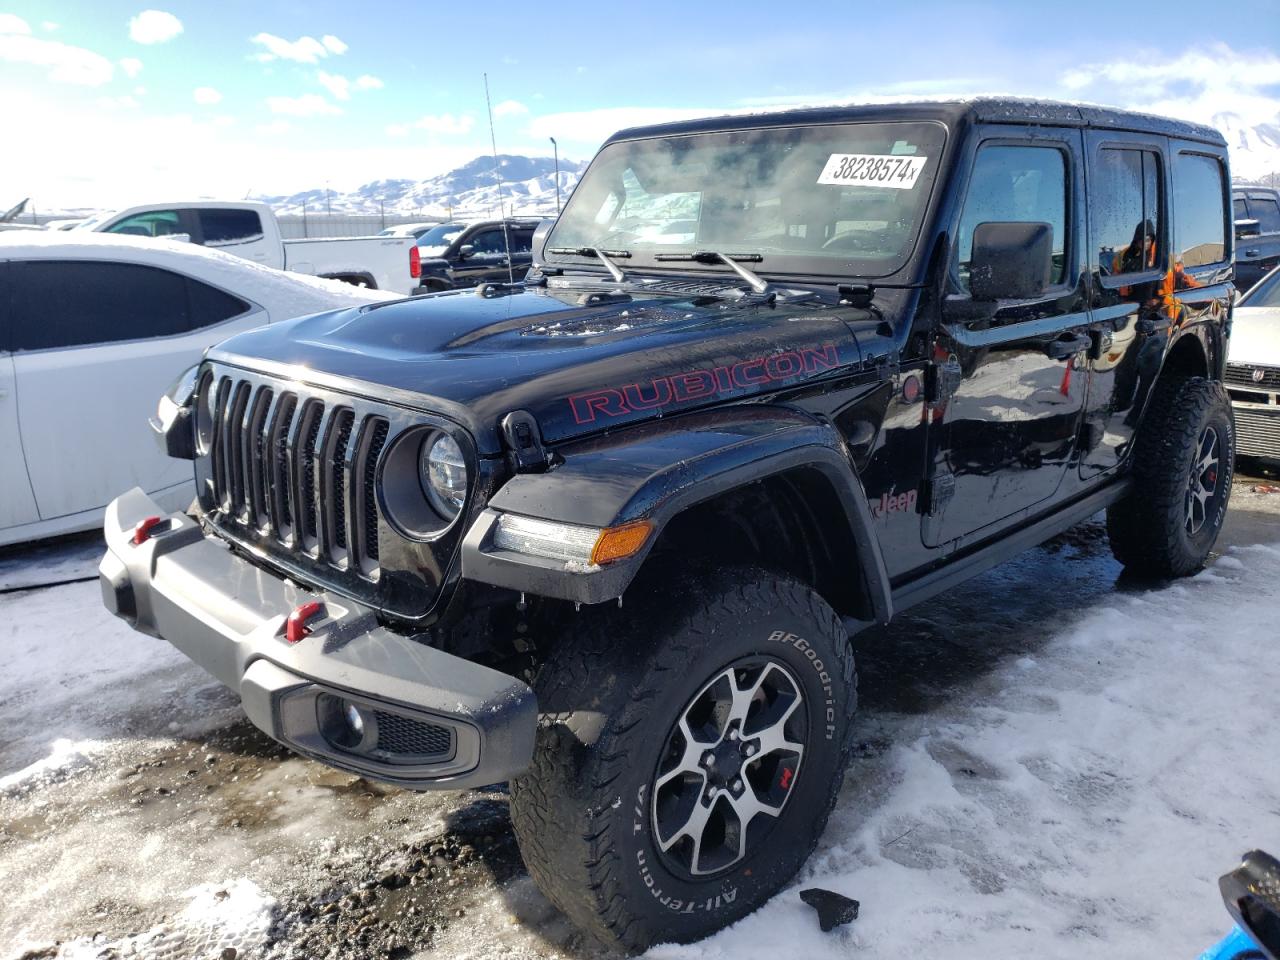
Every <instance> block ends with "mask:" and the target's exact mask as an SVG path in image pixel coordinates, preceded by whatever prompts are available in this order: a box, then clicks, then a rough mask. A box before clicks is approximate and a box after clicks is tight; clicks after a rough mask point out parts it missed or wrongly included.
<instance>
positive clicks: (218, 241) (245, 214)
mask: <svg viewBox="0 0 1280 960" xmlns="http://www.w3.org/2000/svg"><path fill="white" fill-rule="evenodd" d="M196 215H197V216H198V217H199V218H200V232H201V233H202V234H203V235H204V244H205V246H206V247H225V246H228V245H230V244H234V243H252V242H253V241H255V240H261V239H262V218H261V217H259V216H258V211H257V210H197V211H196Z"/></svg>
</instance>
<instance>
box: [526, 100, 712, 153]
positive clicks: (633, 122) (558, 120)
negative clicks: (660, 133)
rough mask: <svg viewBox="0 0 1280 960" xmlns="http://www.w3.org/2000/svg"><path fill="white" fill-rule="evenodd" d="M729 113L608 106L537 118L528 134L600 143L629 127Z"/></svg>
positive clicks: (577, 141) (702, 109)
mask: <svg viewBox="0 0 1280 960" xmlns="http://www.w3.org/2000/svg"><path fill="white" fill-rule="evenodd" d="M726 112H727V111H725V110H723V109H720V110H716V109H708V108H704V107H689V108H679V107H605V108H602V109H599V110H577V111H573V112H568V113H548V114H545V115H543V116H541V117H535V118H534V119H533V120H531V121H530V122H529V128H528V132H529V134H530V135H531V136H534V137H538V138H545V137H555V138H556V139H557V140H559V141H561V142H570V143H579V144H599V143H600V142H601V141H602V140H604V139H605V138H606V137H608V136H609V135H610V134H612V133H616V132H617V131H619V130H623V129H625V128H627V127H639V126H646V125H648V124H651V123H668V122H672V121H676V120H694V119H697V118H698V117H708V116H716V115H717V114H724V113H726Z"/></svg>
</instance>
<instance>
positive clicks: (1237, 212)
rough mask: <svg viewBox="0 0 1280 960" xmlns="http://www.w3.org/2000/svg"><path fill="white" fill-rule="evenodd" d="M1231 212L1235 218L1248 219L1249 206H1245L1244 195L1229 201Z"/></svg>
mask: <svg viewBox="0 0 1280 960" xmlns="http://www.w3.org/2000/svg"><path fill="white" fill-rule="evenodd" d="M1231 214H1232V216H1234V217H1235V218H1236V219H1237V220H1248V219H1249V208H1248V207H1247V206H1245V202H1244V197H1236V198H1234V199H1233V200H1232V201H1231Z"/></svg>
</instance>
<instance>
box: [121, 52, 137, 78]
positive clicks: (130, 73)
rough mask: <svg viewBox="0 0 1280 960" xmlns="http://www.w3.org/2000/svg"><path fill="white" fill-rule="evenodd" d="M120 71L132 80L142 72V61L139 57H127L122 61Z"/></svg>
mask: <svg viewBox="0 0 1280 960" xmlns="http://www.w3.org/2000/svg"><path fill="white" fill-rule="evenodd" d="M120 69H121V70H123V71H124V75H125V76H126V77H128V78H129V79H130V80H132V79H133V78H134V77H136V76H137V75H138V74H139V73H141V72H142V61H141V60H139V59H138V58H137V57H125V58H124V59H123V60H121V61H120Z"/></svg>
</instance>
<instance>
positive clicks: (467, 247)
mask: <svg viewBox="0 0 1280 960" xmlns="http://www.w3.org/2000/svg"><path fill="white" fill-rule="evenodd" d="M475 252H476V248H475V245H474V244H471V243H464V244H463V245H462V246H460V247H459V248H458V259H459V260H465V259H467V257H469V256H471V255H472V254H473V253H475Z"/></svg>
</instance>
